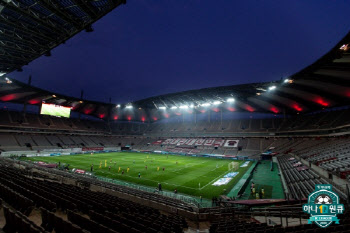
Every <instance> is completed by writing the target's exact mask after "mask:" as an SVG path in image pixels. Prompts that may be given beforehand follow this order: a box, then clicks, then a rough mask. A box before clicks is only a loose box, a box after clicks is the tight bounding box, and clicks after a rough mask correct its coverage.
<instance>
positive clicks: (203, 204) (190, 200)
mask: <svg viewBox="0 0 350 233" xmlns="http://www.w3.org/2000/svg"><path fill="white" fill-rule="evenodd" d="M96 178H97V179H98V180H100V181H103V182H108V183H112V184H115V185H120V186H125V187H128V188H132V189H136V190H141V191H144V192H148V193H155V194H158V195H161V196H165V197H170V198H174V199H177V200H180V201H183V202H185V203H187V204H190V205H193V206H195V207H198V208H208V207H211V206H212V203H211V201H209V200H207V199H202V200H201V199H200V198H198V197H193V196H190V195H184V194H179V193H173V192H169V191H159V190H158V189H156V188H151V187H148V186H144V185H138V184H133V183H128V182H125V181H121V180H115V179H110V178H106V177H101V176H96Z"/></svg>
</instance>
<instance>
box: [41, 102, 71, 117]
mask: <svg viewBox="0 0 350 233" xmlns="http://www.w3.org/2000/svg"><path fill="white" fill-rule="evenodd" d="M70 112H71V108H70V107H65V106H61V105H56V104H46V103H42V104H41V110H40V114H42V115H50V116H56V117H66V118H69V117H70Z"/></svg>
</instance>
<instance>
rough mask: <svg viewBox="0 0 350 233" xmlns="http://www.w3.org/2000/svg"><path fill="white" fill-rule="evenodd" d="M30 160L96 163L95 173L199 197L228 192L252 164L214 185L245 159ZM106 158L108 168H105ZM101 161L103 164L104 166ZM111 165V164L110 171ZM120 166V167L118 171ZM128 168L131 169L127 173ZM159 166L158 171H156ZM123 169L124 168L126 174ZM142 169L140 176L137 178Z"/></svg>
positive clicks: (112, 156)
mask: <svg viewBox="0 0 350 233" xmlns="http://www.w3.org/2000/svg"><path fill="white" fill-rule="evenodd" d="M27 159H29V160H32V161H43V162H47V163H58V162H61V164H63V163H67V164H70V166H69V168H70V169H73V168H78V169H83V170H86V171H90V169H91V164H93V165H94V173H95V175H98V176H103V177H107V178H112V179H118V180H123V181H127V182H130V183H136V184H142V185H146V186H150V187H154V188H157V187H158V183H161V184H162V189H163V190H168V191H174V190H175V189H177V190H178V193H183V194H187V195H192V196H196V197H199V196H202V197H203V198H208V199H211V198H212V197H214V196H219V195H222V194H226V193H228V192H229V191H230V190H231V189H232V188H233V186H234V185H235V184H236V183H237V182H238V181H239V180H240V178H241V177H242V176H243V175H244V173H245V172H246V171H247V170H248V169H249V167H250V166H251V164H252V162H250V163H249V166H247V167H242V168H241V167H239V168H238V170H236V172H239V173H238V175H236V177H234V178H233V179H232V180H231V181H230V182H229V183H228V184H227V185H222V186H213V185H212V184H213V183H214V182H215V181H217V180H218V179H219V178H222V177H223V176H224V175H225V174H227V173H229V171H228V164H229V163H230V162H233V161H234V162H239V163H240V165H241V164H242V163H243V162H244V161H240V160H225V159H215V158H203V157H190V156H179V155H168V156H167V155H162V154H144V153H132V152H113V153H96V154H93V155H91V154H82V155H64V156H51V157H31V158H27ZM106 160H107V167H105V161H106ZM111 161H112V162H111ZM100 163H102V167H101V168H100ZM109 166H111V170H110V171H109V168H108V167H109ZM146 166H147V169H146ZM119 167H120V168H121V170H120V171H119V172H118V170H119ZM128 167H129V169H130V170H129V172H127V168H128ZM158 167H159V171H157V168H158ZM163 167H164V168H165V170H164V171H163ZM122 170H124V174H123V175H122V172H121V171H122ZM139 172H140V173H141V178H139V177H138V174H139ZM199 183H200V186H199Z"/></svg>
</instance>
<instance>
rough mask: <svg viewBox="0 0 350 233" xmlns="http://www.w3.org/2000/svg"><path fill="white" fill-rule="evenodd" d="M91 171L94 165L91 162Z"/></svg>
mask: <svg viewBox="0 0 350 233" xmlns="http://www.w3.org/2000/svg"><path fill="white" fill-rule="evenodd" d="M91 171H92V172H93V171H94V165H93V164H91Z"/></svg>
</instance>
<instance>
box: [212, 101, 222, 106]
mask: <svg viewBox="0 0 350 233" xmlns="http://www.w3.org/2000/svg"><path fill="white" fill-rule="evenodd" d="M213 104H214V105H219V104H221V101H218V100H217V101H214V102H213Z"/></svg>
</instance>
